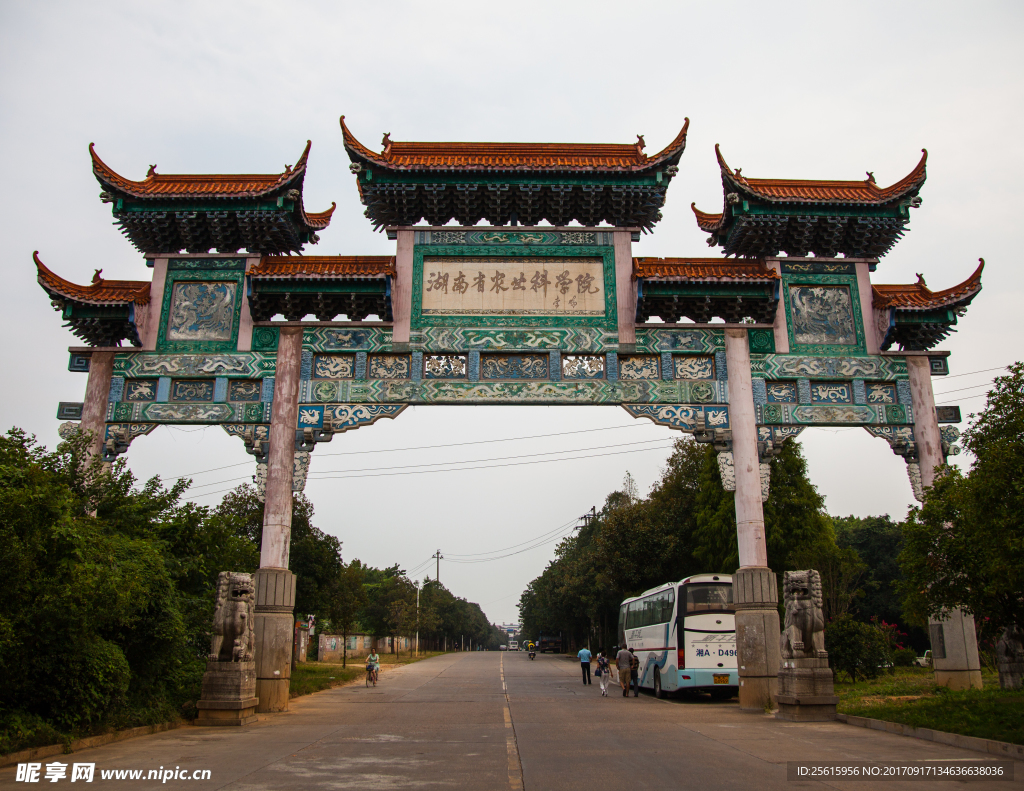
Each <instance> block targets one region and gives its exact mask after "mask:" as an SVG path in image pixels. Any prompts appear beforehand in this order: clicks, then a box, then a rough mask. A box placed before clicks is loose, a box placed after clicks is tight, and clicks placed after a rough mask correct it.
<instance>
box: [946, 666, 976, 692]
mask: <svg viewBox="0 0 1024 791" xmlns="http://www.w3.org/2000/svg"><path fill="white" fill-rule="evenodd" d="M935 684H936V686H940V687H948V688H949V689H981V671H980V670H936V671H935Z"/></svg>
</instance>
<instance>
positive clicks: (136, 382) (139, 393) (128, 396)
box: [124, 379, 156, 401]
mask: <svg viewBox="0 0 1024 791" xmlns="http://www.w3.org/2000/svg"><path fill="white" fill-rule="evenodd" d="M124 400H125V401H155V400H156V379H129V380H128V381H126V382H125V383H124Z"/></svg>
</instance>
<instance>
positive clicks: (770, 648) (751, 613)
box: [732, 566, 781, 713]
mask: <svg viewBox="0 0 1024 791" xmlns="http://www.w3.org/2000/svg"><path fill="white" fill-rule="evenodd" d="M732 586H733V602H734V604H735V607H736V660H737V665H738V671H739V677H740V687H739V699H740V710H741V711H750V712H759V713H763V712H764V711H765V710H768V709H771V708H774V705H775V698H776V697H777V696H778V694H779V690H778V675H779V664H780V661H781V660H780V655H779V633H780V630H779V610H778V600H779V590H778V583H777V581H776V577H775V573H774V572H773V571H772V570H771V569H769V568H763V567H760V566H752V567H747V568H741V569H739V570H738V571H737V572H736V573H735V574H734V575H733V580H732Z"/></svg>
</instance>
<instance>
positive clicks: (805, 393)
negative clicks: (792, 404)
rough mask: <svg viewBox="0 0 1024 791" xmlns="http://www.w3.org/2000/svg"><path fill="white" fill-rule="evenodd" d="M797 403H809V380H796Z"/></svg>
mask: <svg viewBox="0 0 1024 791" xmlns="http://www.w3.org/2000/svg"><path fill="white" fill-rule="evenodd" d="M796 391H797V401H798V402H799V403H801V404H809V403H811V380H810V379H797V380H796Z"/></svg>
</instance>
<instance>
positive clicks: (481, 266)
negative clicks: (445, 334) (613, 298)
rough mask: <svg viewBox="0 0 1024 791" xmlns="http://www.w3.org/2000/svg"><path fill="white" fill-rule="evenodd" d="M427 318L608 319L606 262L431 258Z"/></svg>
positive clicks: (426, 281) (426, 288) (426, 272)
mask: <svg viewBox="0 0 1024 791" xmlns="http://www.w3.org/2000/svg"><path fill="white" fill-rule="evenodd" d="M422 311H423V315H424V316H427V315H432V316H604V315H605V289H604V266H603V263H602V261H601V259H600V258H425V259H424V261H423V301H422Z"/></svg>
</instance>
